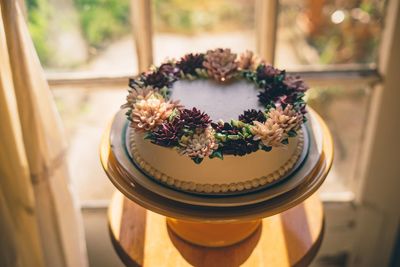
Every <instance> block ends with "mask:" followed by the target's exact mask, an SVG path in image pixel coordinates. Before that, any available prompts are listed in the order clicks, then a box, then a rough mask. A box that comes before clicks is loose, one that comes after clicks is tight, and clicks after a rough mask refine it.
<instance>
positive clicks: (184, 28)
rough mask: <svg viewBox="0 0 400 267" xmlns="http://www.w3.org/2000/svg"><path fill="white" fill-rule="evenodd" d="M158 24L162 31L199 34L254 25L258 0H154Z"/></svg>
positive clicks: (155, 17)
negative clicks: (255, 4) (255, 0)
mask: <svg viewBox="0 0 400 267" xmlns="http://www.w3.org/2000/svg"><path fill="white" fill-rule="evenodd" d="M153 7H154V9H153V10H154V15H153V17H154V24H155V25H154V26H155V28H156V31H159V32H174V33H183V34H195V33H199V32H204V31H208V32H210V31H220V32H221V31H232V30H236V31H237V30H243V29H252V28H253V27H254V1H249V0H230V1H226V0H223V1H222V0H203V1H187V0H153Z"/></svg>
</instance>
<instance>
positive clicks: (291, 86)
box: [283, 75, 308, 92]
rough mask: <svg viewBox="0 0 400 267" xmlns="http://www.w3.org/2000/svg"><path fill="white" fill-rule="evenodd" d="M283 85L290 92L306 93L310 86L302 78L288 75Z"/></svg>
mask: <svg viewBox="0 0 400 267" xmlns="http://www.w3.org/2000/svg"><path fill="white" fill-rule="evenodd" d="M283 84H284V85H285V86H286V87H287V88H288V90H289V91H295V92H305V91H307V90H308V86H307V85H306V84H305V83H304V81H303V79H301V78H300V76H293V75H287V76H286V77H285V79H284V80H283Z"/></svg>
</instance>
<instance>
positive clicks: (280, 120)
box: [267, 105, 303, 133]
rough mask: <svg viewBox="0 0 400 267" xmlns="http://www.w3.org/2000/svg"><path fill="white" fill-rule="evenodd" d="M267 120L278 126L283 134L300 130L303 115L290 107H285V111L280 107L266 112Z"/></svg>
mask: <svg viewBox="0 0 400 267" xmlns="http://www.w3.org/2000/svg"><path fill="white" fill-rule="evenodd" d="M267 116H268V119H269V120H272V121H273V122H274V123H276V124H278V125H279V126H280V127H281V128H282V129H283V130H284V132H285V133H289V132H290V131H292V130H293V131H296V130H298V129H300V126H301V124H302V123H303V115H302V114H301V113H298V112H297V111H296V110H295V109H293V106H292V105H287V106H286V107H285V109H283V108H282V106H279V107H277V108H272V109H270V110H269V111H268V114H267Z"/></svg>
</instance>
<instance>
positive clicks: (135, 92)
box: [121, 83, 155, 108]
mask: <svg viewBox="0 0 400 267" xmlns="http://www.w3.org/2000/svg"><path fill="white" fill-rule="evenodd" d="M130 86H131V88H129V90H128V92H129V93H128V95H127V97H126V103H125V104H124V105H122V106H121V108H132V107H133V104H135V103H136V101H139V100H144V99H148V98H149V97H150V96H152V95H153V94H154V92H155V90H154V88H153V87H151V86H145V87H140V86H139V85H138V84H135V83H131V85H130Z"/></svg>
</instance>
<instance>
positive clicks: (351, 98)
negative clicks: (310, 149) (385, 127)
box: [26, 0, 387, 264]
mask: <svg viewBox="0 0 400 267" xmlns="http://www.w3.org/2000/svg"><path fill="white" fill-rule="evenodd" d="M26 2H27V10H28V20H29V24H30V30H31V34H32V36H33V39H34V41H35V45H36V48H37V50H38V53H39V55H40V58H41V60H42V63H43V65H44V67H45V69H46V71H47V74H48V77H49V82H50V85H51V87H52V89H53V92H54V95H55V98H56V101H57V105H58V107H59V110H60V112H61V115H62V118H63V120H64V124H65V126H66V129H67V133H68V137H69V141H70V144H71V146H70V154H69V155H70V161H71V164H70V166H71V173H72V178H73V180H74V181H73V182H74V183H75V184H76V185H78V190H79V193H80V197H81V199H82V200H85V201H92V200H107V199H108V198H109V197H110V196H111V193H112V192H113V190H114V188H113V187H112V185H111V184H110V183H109V182H108V181H107V178H106V177H105V175H104V173H103V171H102V170H101V166H100V163H99V160H98V154H97V151H98V149H97V148H98V143H99V141H100V136H101V133H102V131H103V129H104V127H105V125H106V124H107V122H108V121H109V120H111V118H112V116H113V115H114V113H115V112H116V110H118V108H119V106H120V104H121V103H122V102H123V99H124V97H125V94H126V92H125V90H126V87H127V85H126V84H127V77H128V76H130V75H133V74H137V73H138V72H139V69H140V68H138V65H139V64H138V63H141V62H142V63H143V62H144V63H146V62H147V61H146V60H148V59H149V58H152V57H153V59H154V62H155V63H156V64H157V63H159V62H160V61H161V60H163V59H164V58H165V57H178V56H180V55H182V54H184V53H185V52H189V51H199V50H202V51H204V50H206V49H208V48H214V47H217V46H221V47H230V48H232V49H233V50H234V51H237V52H241V51H243V50H245V49H250V50H258V51H259V53H260V54H261V55H262V56H263V57H265V58H267V59H268V60H269V61H274V64H275V65H277V66H278V67H280V68H285V69H286V70H287V71H289V72H294V73H299V74H300V75H302V76H303V77H304V78H305V80H306V81H308V83H309V84H310V85H311V88H312V89H311V90H310V91H309V92H308V94H307V98H308V103H309V105H310V106H311V107H312V108H314V109H315V110H316V111H317V112H318V113H319V114H321V115H322V116H323V117H324V119H325V120H326V122H327V123H328V125H329V127H330V129H331V131H332V134H333V137H334V143H335V151H336V153H335V161H334V164H333V169H332V171H331V173H330V174H329V177H328V179H327V181H326V182H325V184H324V185H323V188H322V193H323V194H322V197H323V198H324V200H325V201H326V203H327V205H326V212H327V216H328V217H329V216H330V214H334V215H335V216H332V217H331V218H328V219H330V220H328V221H329V222H330V225H328V227H327V236H326V238H325V240H327V239H328V241H327V244H328V245H326V246H328V247H326V249H324V247H323V248H322V253H325V252H327V253H328V252H329V253H331V254H332V253H333V254H334V253H337V255H336V256H337V258H336V259H338V258H340V260H342V262H343V264H345V263H346V259H348V258H349V255H351V253H353V251H352V249H354V248H352V247H351V246H349V247H346V248H342V247H339V246H338V244H339V243H340V242H347V241H348V240H351V239H353V238H354V236H355V233H354V232H355V229H354V227H353V226H352V225H354V224H355V221H356V220H357V219H356V218H355V217H356V215H354V206H353V200H354V198H356V197H357V195H358V194H359V193H360V192H358V191H357V190H356V189H357V188H358V184H359V182H362V181H360V179H359V178H358V177H357V176H356V173H357V171H358V169H357V168H358V166H359V164H358V161H359V159H360V155H362V154H363V153H366V152H365V151H364V150H363V149H364V147H363V144H364V139H365V132H366V126H367V125H368V123H369V121H368V120H369V117H370V116H369V114H370V112H371V102H372V98H373V97H372V96H373V95H374V93H375V92H376V90H378V89H379V88H377V87H378V86H377V85H380V83H381V80H380V77H379V75H378V71H377V69H376V62H377V60H378V59H379V58H380V56H381V55H380V52H379V45H380V41H381V39H382V38H381V37H382V32H383V31H384V30H385V28H384V27H383V24H384V21H383V19H384V18H386V12H387V10H386V6H385V4H387V1H379V0H351V1H337V0H315V1H309V0H301V1H295V0H281V1H277V0H271V1H263V0H252V1H247V0H216V1H215V0H203V1H198V0H196V1H184V0H152V1H129V0H91V1H89V0H69V1H63V5H64V6H55V4H54V3H55V2H58V1H49V0H27V1H26ZM133 3H135V5H133ZM140 3H141V4H140ZM150 3H151V16H152V25H151V23H149V20H146V18H147V17H145V16H142V17H135V16H134V15H135V14H136V13H135V12H138V13H141V14H144V13H145V12H146V8H150ZM104 18H106V19H104ZM65 21H69V22H70V23H68V24H65V23H64V22H65ZM131 21H133V23H131ZM105 22H107V23H105ZM137 28H140V29H152V33H151V30H146V31H145V32H144V35H141V36H142V37H143V36H144V37H146V36H147V37H149V38H148V39H147V38H142V40H140V41H136V42H134V36H133V35H134V34H132V32H135V29H137ZM66 40H68V41H66ZM65 42H66V43H65ZM135 45H137V47H135ZM151 46H153V50H154V55H152V54H151V53H150V52H149V51H148V49H147V48H149V47H151ZM68 49H70V50H68ZM71 49H72V50H73V51H74V53H71V52H69V51H71ZM146 49H147V50H146ZM136 51H138V53H137V52H136ZM66 54H68V55H70V54H73V55H75V57H72V58H67V57H65V55H66ZM67 59H68V61H70V62H66V60H67ZM350 115H351V116H350ZM82 147H84V148H85V149H82ZM82 151H83V152H82ZM101 177H103V178H101ZM94 183H95V184H96V186H95V187H94V186H92V185H93V184H94ZM330 203H341V204H340V205H338V206H336V205H333V206H332V205H330ZM338 212H339V213H340V214H352V216H347V217H346V218H344V217H341V216H336V214H337V213H338ZM371 214H373V213H371ZM371 214H370V215H368V216H373V215H371ZM350 217H351V218H350ZM352 227H353V228H352ZM343 232H345V234H344V235H341V233H343ZM336 234H337V236H336ZM333 236H335V237H333ZM329 238H338V239H340V240H339V242H337V240H336V242H334V243H332V242H331V243H330V242H329ZM329 244H333V245H332V246H330V245H329ZM329 246H330V247H329ZM334 256H335V255H334ZM327 259H328V261H329V257H328V258H327Z"/></svg>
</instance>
